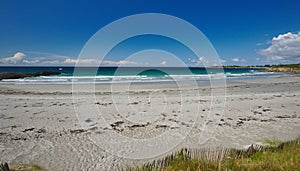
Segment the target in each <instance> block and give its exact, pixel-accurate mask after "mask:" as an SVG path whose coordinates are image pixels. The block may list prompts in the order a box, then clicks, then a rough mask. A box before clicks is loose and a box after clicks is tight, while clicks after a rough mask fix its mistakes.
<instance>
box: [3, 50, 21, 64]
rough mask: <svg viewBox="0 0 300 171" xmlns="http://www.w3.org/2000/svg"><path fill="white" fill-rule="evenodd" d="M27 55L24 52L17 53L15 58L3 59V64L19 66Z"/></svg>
mask: <svg viewBox="0 0 300 171" xmlns="http://www.w3.org/2000/svg"><path fill="white" fill-rule="evenodd" d="M25 56H26V55H25V54H24V53H22V52H17V53H15V54H14V55H13V56H11V57H7V58H3V59H1V62H2V63H3V64H17V63H20V62H22V59H23V58H24V57H25Z"/></svg>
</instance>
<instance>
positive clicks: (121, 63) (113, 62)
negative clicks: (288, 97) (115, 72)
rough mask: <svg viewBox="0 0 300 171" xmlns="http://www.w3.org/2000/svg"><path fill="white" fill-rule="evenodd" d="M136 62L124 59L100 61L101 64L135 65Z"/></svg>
mask: <svg viewBox="0 0 300 171" xmlns="http://www.w3.org/2000/svg"><path fill="white" fill-rule="evenodd" d="M137 64H138V63H137V62H134V61H126V60H121V61H112V60H104V61H102V63H101V65H137Z"/></svg>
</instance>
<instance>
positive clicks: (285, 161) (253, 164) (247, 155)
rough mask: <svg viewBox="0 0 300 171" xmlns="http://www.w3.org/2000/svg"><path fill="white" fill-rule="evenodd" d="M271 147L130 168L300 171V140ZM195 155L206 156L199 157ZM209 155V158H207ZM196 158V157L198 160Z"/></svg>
mask: <svg viewBox="0 0 300 171" xmlns="http://www.w3.org/2000/svg"><path fill="white" fill-rule="evenodd" d="M267 142H268V143H269V144H270V145H268V146H251V147H250V148H249V149H248V150H236V149H223V150H219V152H207V151H203V150H202V151H201V150H198V151H197V152H195V151H194V150H192V149H191V150H188V149H183V150H181V151H179V152H177V153H174V154H172V155H170V156H167V157H166V158H164V159H161V160H157V161H154V162H152V163H146V164H144V165H143V166H139V167H135V168H129V169H126V170H134V171H153V170H163V171H174V170H175V171H176V170H178V171H192V170H196V171H198V170H199V171H200V170H202V171H203V170H208V171H216V170H217V171H219V170H237V171H240V170H247V171H248V170H249V171H252V170H253V171H256V170H274V171H280V170H299V169H300V138H297V139H296V140H293V141H288V142H283V143H282V142H281V143H279V141H274V140H268V141H267ZM193 153H202V154H200V155H195V154H193ZM203 153H206V154H207V155H203ZM195 156H196V157H195Z"/></svg>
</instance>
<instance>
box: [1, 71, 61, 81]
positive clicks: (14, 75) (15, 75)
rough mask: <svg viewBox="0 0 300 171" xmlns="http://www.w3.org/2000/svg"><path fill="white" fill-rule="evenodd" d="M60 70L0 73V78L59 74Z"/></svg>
mask: <svg viewBox="0 0 300 171" xmlns="http://www.w3.org/2000/svg"><path fill="white" fill-rule="evenodd" d="M59 74H60V72H37V73H32V74H22V73H7V72H4V73H0V80H3V79H19V78H25V77H38V76H50V75H59Z"/></svg>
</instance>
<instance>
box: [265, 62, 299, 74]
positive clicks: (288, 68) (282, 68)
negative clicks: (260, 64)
mask: <svg viewBox="0 0 300 171" xmlns="http://www.w3.org/2000/svg"><path fill="white" fill-rule="evenodd" d="M267 71H270V72H291V73H300V63H299V64H279V65H272V66H269V67H268V68H267Z"/></svg>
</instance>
